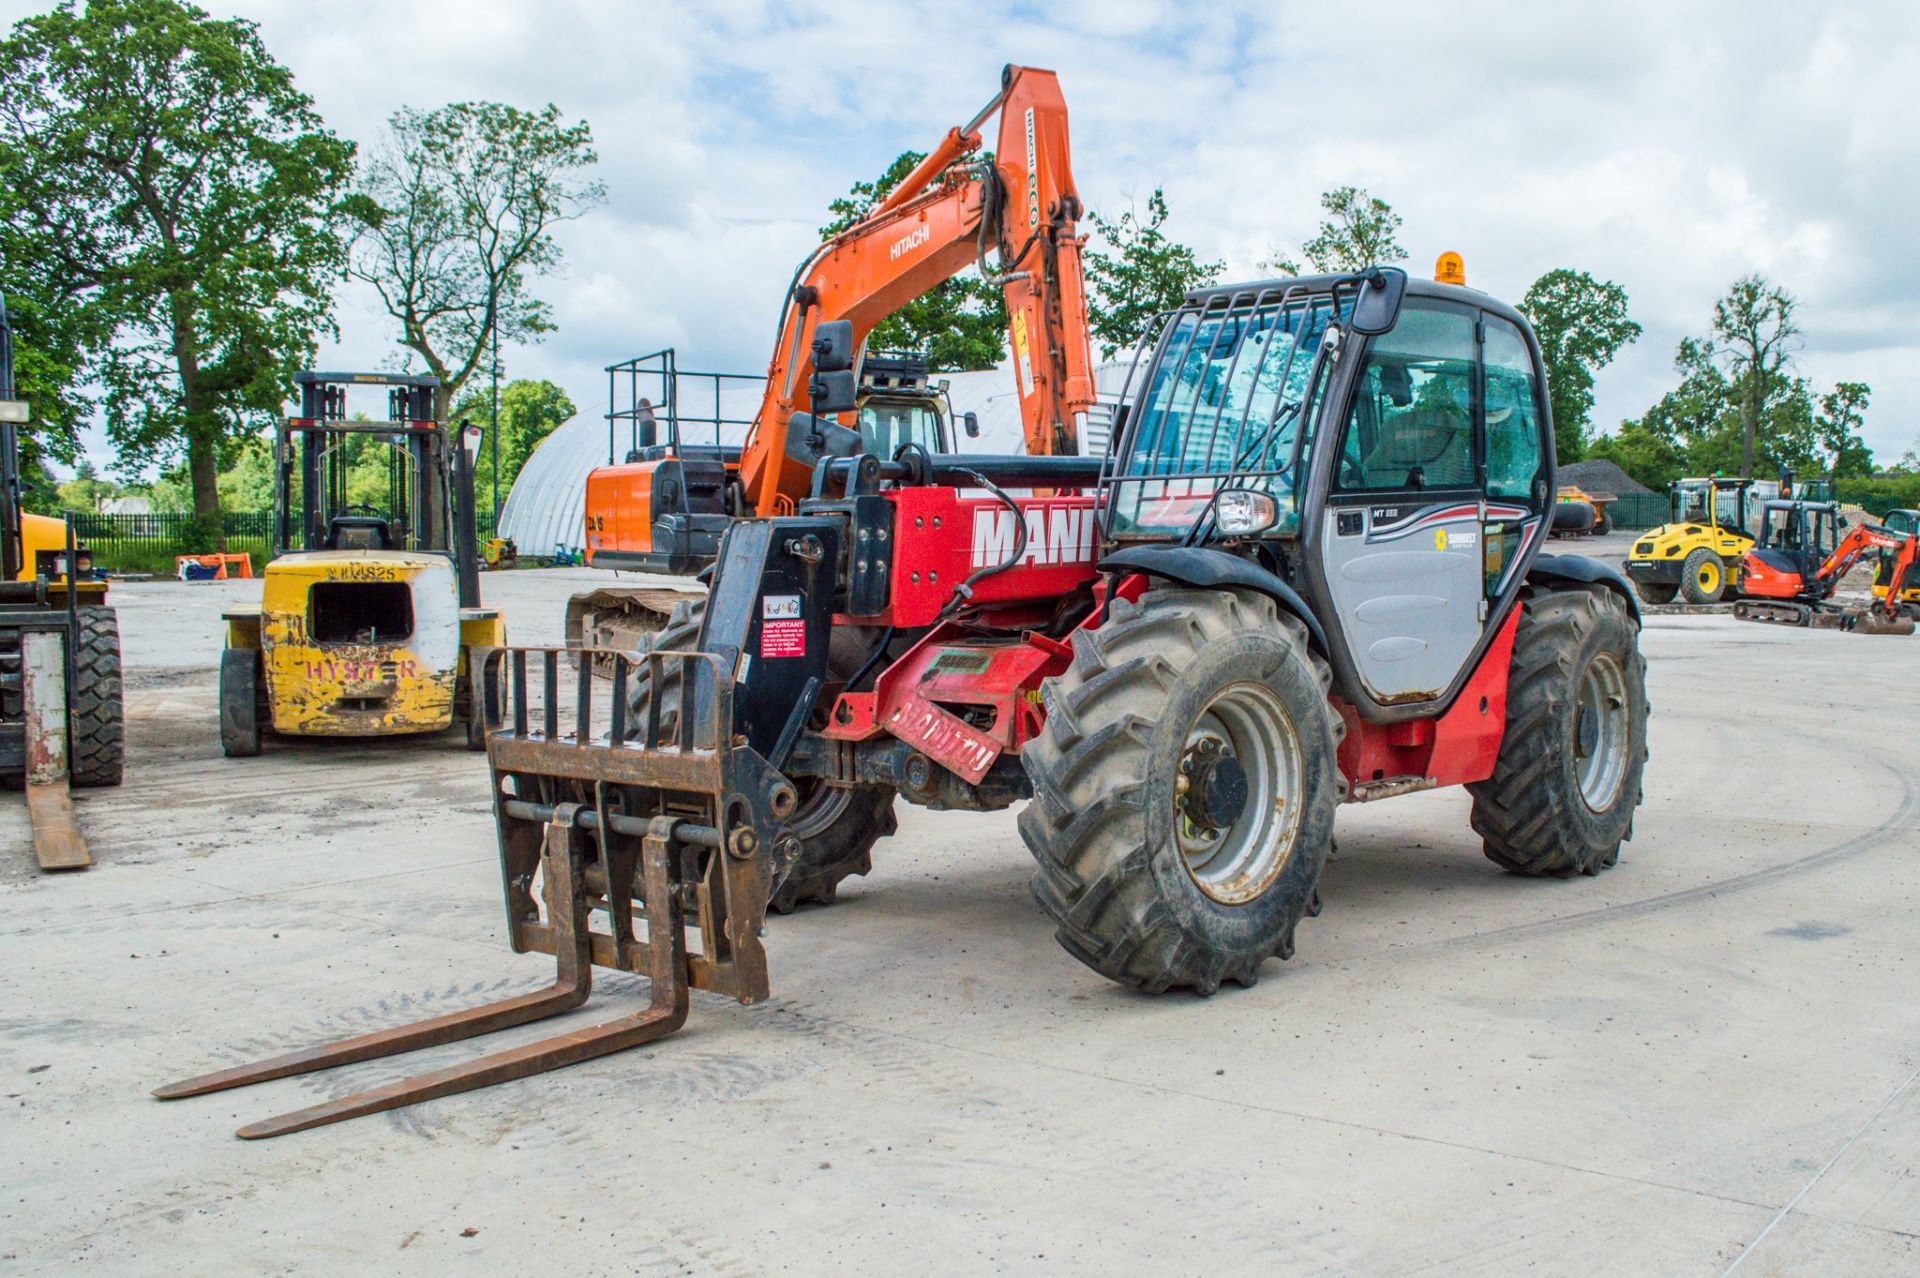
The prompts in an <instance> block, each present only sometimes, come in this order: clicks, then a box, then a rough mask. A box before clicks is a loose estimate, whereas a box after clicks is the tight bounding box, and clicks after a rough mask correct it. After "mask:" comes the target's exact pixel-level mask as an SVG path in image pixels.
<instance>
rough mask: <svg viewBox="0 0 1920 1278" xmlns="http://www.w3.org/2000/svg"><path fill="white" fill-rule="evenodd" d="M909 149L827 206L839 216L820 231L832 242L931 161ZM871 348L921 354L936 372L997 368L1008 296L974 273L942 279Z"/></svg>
mask: <svg viewBox="0 0 1920 1278" xmlns="http://www.w3.org/2000/svg"><path fill="white" fill-rule="evenodd" d="M926 158H927V157H926V155H925V154H924V153H922V152H920V151H905V152H902V153H901V154H900V156H899V157H898V158H897V159H895V160H894V162H893V163H892V164H889V165H888V166H887V170H886V172H884V173H882V174H881V175H880V176H879V177H878V178H876V179H875V180H874V181H872V182H855V183H854V184H853V186H852V188H851V189H850V190H849V191H848V192H847V193H846V194H845V195H843V196H840V197H839V198H838V199H835V200H833V201H832V202H831V203H829V204H828V205H827V211H828V212H829V213H831V214H832V215H833V216H832V218H831V219H830V220H829V221H828V222H827V224H826V225H825V226H823V227H821V228H820V238H821V239H822V240H830V239H832V238H833V237H834V236H836V235H839V234H840V233H841V232H843V231H846V230H849V229H850V228H852V227H853V226H854V224H855V223H857V222H859V221H861V220H862V219H863V218H865V217H866V216H867V215H868V214H870V213H872V212H873V210H874V208H875V206H877V205H878V204H879V203H880V201H881V200H884V199H885V198H886V197H887V196H888V194H889V193H891V192H892V190H893V189H894V188H895V187H896V186H899V185H900V182H901V180H902V179H904V178H905V177H906V176H907V174H909V173H911V172H913V169H914V166H915V165H917V164H919V163H920V161H922V160H924V159H926ZM867 346H868V348H869V349H871V350H901V351H919V352H922V353H924V354H925V355H926V357H927V364H928V366H929V367H930V368H932V369H934V370H935V371H936V372H957V371H964V370H968V369H978V368H992V367H994V366H995V365H997V364H998V363H999V362H1000V360H1001V359H1002V358H1003V357H1004V356H1005V354H1006V349H1007V298H1006V294H1005V293H1003V292H1002V291H1001V290H1000V289H998V288H996V287H995V286H994V285H992V284H989V283H987V282H986V281H985V280H983V279H981V278H980V277H979V275H977V274H975V273H973V272H968V273H967V274H964V275H956V276H953V277H952V278H950V279H945V280H942V281H940V283H938V284H936V285H934V286H933V287H932V288H930V289H928V290H927V291H926V292H925V293H922V294H921V295H920V296H919V297H916V298H914V299H913V300H912V301H910V302H908V303H907V304H906V305H905V306H902V307H901V308H900V309H899V310H897V311H895V312H894V313H893V314H891V315H889V316H888V317H887V318H885V319H883V320H881V321H880V322H879V323H878V324H876V325H874V327H873V331H872V332H871V333H869V334H868V335H867Z"/></svg>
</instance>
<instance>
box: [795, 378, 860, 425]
mask: <svg viewBox="0 0 1920 1278" xmlns="http://www.w3.org/2000/svg"><path fill="white" fill-rule="evenodd" d="M807 399H808V400H809V401H810V403H809V405H808V406H809V407H810V408H812V410H813V411H814V413H816V414H818V415H822V416H831V415H833V414H834V413H846V412H851V411H853V410H854V409H855V408H857V407H859V405H860V383H859V382H858V380H856V379H855V377H854V375H853V370H852V369H850V368H848V369H842V370H841V371H839V372H835V373H815V374H814V375H813V378H812V379H811V380H810V381H808V383H807Z"/></svg>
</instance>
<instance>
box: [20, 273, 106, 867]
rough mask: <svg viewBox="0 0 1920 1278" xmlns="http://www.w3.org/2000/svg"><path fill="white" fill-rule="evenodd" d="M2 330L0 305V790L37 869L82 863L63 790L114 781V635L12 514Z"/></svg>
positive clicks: (66, 540) (77, 564)
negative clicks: (27, 837)
mask: <svg viewBox="0 0 1920 1278" xmlns="http://www.w3.org/2000/svg"><path fill="white" fill-rule="evenodd" d="M30 420H32V413H31V409H30V406H29V405H28V404H27V403H26V402H25V401H24V400H20V399H17V398H15V393H14V385H13V329H12V326H11V325H10V324H9V323H8V321H7V308H6V302H5V300H4V299H0V782H4V783H5V785H6V786H7V787H8V788H12V787H14V786H20V787H21V788H23V789H25V791H26V794H27V816H28V819H29V820H30V821H31V822H32V825H33V852H34V858H35V859H36V860H37V861H38V862H39V864H40V868H41V869H43V870H79V869H85V868H86V867H88V866H90V865H92V864H93V856H92V854H91V852H90V851H89V850H88V848H87V841H86V839H85V838H84V837H82V836H81V833H80V827H79V824H78V822H76V821H75V820H74V815H73V802H72V800H71V798H70V797H69V795H68V787H69V786H70V785H73V786H105V785H119V784H120V774H121V769H122V760H123V757H124V742H125V735H124V727H123V719H122V714H121V703H120V627H119V623H118V621H117V620H116V619H115V617H114V615H113V609H111V608H109V607H107V606H106V599H107V583H106V582H104V581H99V580H94V579H93V578H92V561H91V556H90V555H89V554H88V553H87V550H86V547H84V546H81V545H79V544H78V543H77V542H76V541H75V540H74V537H73V527H72V525H71V524H69V523H67V522H66V521H65V520H63V519H50V518H48V517H47V516H45V515H29V514H27V513H26V512H25V511H24V510H22V509H21V483H20V446H19V445H20V440H19V429H20V427H21V426H23V425H25V424H26V423H27V422H28V421H30Z"/></svg>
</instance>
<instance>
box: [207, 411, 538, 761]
mask: <svg viewBox="0 0 1920 1278" xmlns="http://www.w3.org/2000/svg"><path fill="white" fill-rule="evenodd" d="M295 381H296V382H297V384H298V385H299V386H300V388H301V400H302V405H301V409H302V415H301V416H299V417H293V418H288V419H287V420H286V421H285V422H284V423H283V424H282V426H281V428H280V430H279V432H278V433H277V437H276V440H275V456H276V464H277V467H278V470H277V474H276V480H275V493H274V558H273V560H272V561H271V562H270V563H268V564H267V567H266V571H265V573H264V581H263V583H262V589H261V601H260V604H259V605H258V606H256V607H245V608H236V609H233V610H232V611H230V612H228V613H226V614H225V619H226V622H227V650H226V652H225V654H224V655H223V656H222V658H221V666H220V739H221V744H222V745H223V746H224V747H225V749H226V752H227V754H228V755H230V756H236V757H238V756H246V755H254V754H258V753H259V752H260V743H261V739H262V737H263V735H264V734H265V733H267V732H274V733H279V734H282V735H285V736H313V737H377V736H396V735H404V734H413V733H427V732H438V731H442V730H444V729H446V728H450V727H453V726H454V725H455V724H456V723H461V724H464V725H465V727H466V733H467V744H468V746H469V747H471V748H473V749H476V750H477V749H480V748H482V747H483V746H484V745H485V726H484V716H483V714H482V713H480V707H478V706H477V705H476V699H475V695H474V687H473V680H472V678H471V675H472V671H473V667H474V662H473V658H472V653H473V651H474V649H476V648H483V647H491V646H497V645H499V644H502V643H504V642H505V641H506V630H505V626H504V624H503V623H502V621H501V619H500V615H499V613H498V612H496V611H493V610H491V609H487V608H482V607H481V606H480V599H479V595H480V586H479V574H478V563H477V560H476V557H475V549H474V524H473V473H472V466H471V455H470V454H469V452H468V451H467V449H466V448H465V447H464V446H462V445H463V444H464V443H465V441H455V440H453V439H451V438H450V437H449V436H448V433H447V430H446V427H445V426H444V425H442V424H441V423H440V422H438V421H436V420H434V417H433V398H434V391H435V389H436V388H437V387H438V385H439V383H438V381H437V380H436V379H434V378H431V377H411V376H401V375H397V374H386V373H301V374H299V375H298V377H296V378H295ZM366 384H372V385H379V386H384V387H387V388H388V391H389V395H388V403H389V415H390V417H391V418H392V420H390V421H384V422H366V421H349V420H347V418H346V391H347V387H348V386H351V385H366ZM473 433H474V434H475V435H477V434H478V431H475V432H473ZM370 496H377V497H378V500H366V498H368V497H370Z"/></svg>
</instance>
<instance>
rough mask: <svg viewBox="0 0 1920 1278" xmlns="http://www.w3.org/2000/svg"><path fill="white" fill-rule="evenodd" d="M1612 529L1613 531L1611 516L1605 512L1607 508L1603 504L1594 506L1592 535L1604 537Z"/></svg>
mask: <svg viewBox="0 0 1920 1278" xmlns="http://www.w3.org/2000/svg"><path fill="white" fill-rule="evenodd" d="M1612 531H1613V516H1612V515H1609V514H1608V513H1607V508H1606V507H1605V506H1596V507H1594V512H1593V535H1594V536H1595V537H1604V536H1606V535H1607V534H1608V533H1610V532H1612Z"/></svg>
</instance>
